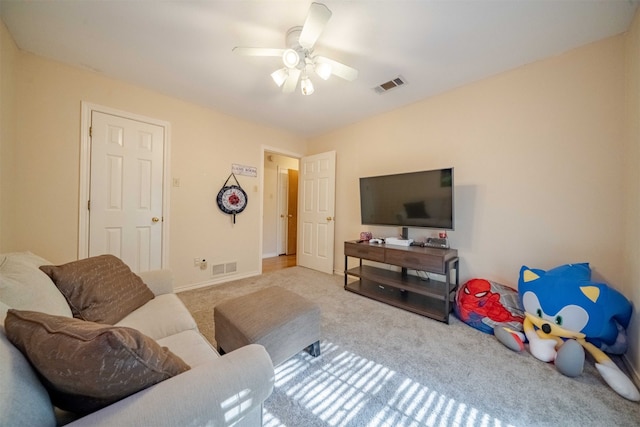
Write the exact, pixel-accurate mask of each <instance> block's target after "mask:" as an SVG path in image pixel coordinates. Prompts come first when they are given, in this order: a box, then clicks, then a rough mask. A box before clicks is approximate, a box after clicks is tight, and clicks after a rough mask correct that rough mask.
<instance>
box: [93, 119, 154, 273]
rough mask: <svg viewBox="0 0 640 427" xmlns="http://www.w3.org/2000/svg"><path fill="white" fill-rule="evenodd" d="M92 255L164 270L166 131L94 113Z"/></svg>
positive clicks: (139, 269)
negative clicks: (110, 257)
mask: <svg viewBox="0 0 640 427" xmlns="http://www.w3.org/2000/svg"><path fill="white" fill-rule="evenodd" d="M90 134H91V160H90V162H91V182H90V194H89V202H88V204H89V243H88V249H89V250H88V252H89V256H95V255H101V254H112V255H115V256H117V257H119V258H121V259H122V260H123V261H124V262H125V263H126V264H127V265H128V266H129V267H130V268H131V269H132V270H133V271H135V272H142V271H148V270H153V269H158V268H162V236H163V233H162V227H163V211H162V210H163V167H164V165H163V163H164V142H165V135H164V128H163V127H162V126H158V125H155V124H150V123H146V122H143V121H138V120H133V119H129V118H125V117H120V116H117V115H111V114H106V113H102V112H98V111H92V113H91V132H90Z"/></svg>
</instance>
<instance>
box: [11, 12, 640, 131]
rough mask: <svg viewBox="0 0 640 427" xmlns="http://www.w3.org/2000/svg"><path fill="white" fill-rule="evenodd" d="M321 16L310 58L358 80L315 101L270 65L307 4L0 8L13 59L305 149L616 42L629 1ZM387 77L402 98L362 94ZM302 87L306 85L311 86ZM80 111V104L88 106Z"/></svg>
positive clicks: (334, 82)
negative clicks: (228, 118)
mask: <svg viewBox="0 0 640 427" xmlns="http://www.w3.org/2000/svg"><path fill="white" fill-rule="evenodd" d="M323 3H324V4H326V5H327V6H328V7H329V9H330V10H331V11H332V12H333V16H332V17H331V19H330V20H329V22H328V24H327V26H326V27H325V30H324V32H323V33H322V35H321V36H320V39H319V40H318V42H317V43H316V46H315V52H316V54H319V55H323V56H327V57H330V58H332V59H335V60H337V61H340V62H343V63H345V64H347V65H350V66H352V67H355V68H357V69H358V70H359V76H358V79H357V80H355V81H354V82H347V81H344V80H342V79H340V78H337V77H332V78H330V79H329V80H328V81H322V80H320V79H319V78H317V77H315V76H313V77H312V80H313V83H314V85H315V87H316V91H315V93H314V94H313V95H311V96H303V95H302V94H301V93H300V91H299V88H298V89H296V91H295V92H294V93H291V94H283V93H281V91H280V89H279V88H278V87H277V86H276V85H275V84H274V83H273V81H272V80H271V78H270V76H269V75H270V73H271V72H272V71H274V70H276V69H278V68H281V67H282V62H281V60H280V58H277V57H243V56H239V55H236V54H234V53H232V52H231V50H232V48H233V47H234V46H251V47H274V48H284V47H285V42H284V35H285V33H286V31H287V30H288V29H289V28H290V27H293V26H296V25H302V24H303V23H304V20H305V18H306V15H307V11H308V9H309V5H310V4H311V2H310V1H294V0H280V1H270V0H260V1H259V0H254V1H249V0H226V1H219V0H218V1H211V0H210V1H206V0H199V1H192V0H182V1H170V0H164V1H134V0H120V1H97V0H94V1H80V0H59V1H48V0H47V1H19V0H0V16H1V17H2V20H3V21H4V22H5V24H6V25H7V28H8V29H9V31H10V33H11V34H12V35H13V37H14V39H15V42H16V44H17V45H18V47H19V48H20V49H23V50H25V51H28V52H32V53H35V54H36V55H40V56H43V57H46V58H50V59H54V60H56V61H61V62H64V63H68V64H72V65H76V66H80V67H84V68H87V69H90V70H93V71H95V72H98V73H101V74H103V75H105V76H108V77H112V78H116V79H120V80H123V81H127V82H130V83H133V84H136V85H139V86H143V87H147V88H150V89H153V90H156V91H159V92H161V93H164V94H167V95H170V96H173V97H177V98H180V99H183V100H186V101H190V102H194V103H197V104H200V105H204V106H207V107H210V108H212V109H215V110H218V111H221V112H224V113H226V114H229V115H233V116H238V117H242V118H246V119H248V120H251V121H254V122H259V123H264V124H267V125H269V126H272V127H276V128H281V129H285V130H288V131H291V132H294V133H296V134H299V135H301V136H313V135H317V134H321V133H324V132H327V131H330V130H332V129H335V128H338V127H341V126H344V125H347V124H349V123H354V122H357V121H360V120H362V119H364V118H367V117H371V116H373V115H376V114H379V113H382V112H385V111H389V110H392V109H395V108H398V107H400V106H403V105H407V104H410V103H412V102H415V101H418V100H421V99H424V98H427V97H429V96H433V95H435V94H438V93H442V92H445V91H447V90H450V89H452V88H455V87H458V86H461V85H464V84H467V83H470V82H473V81H476V80H479V79H482V78H485V77H487V76H491V75H494V74H497V73H500V72H503V71H506V70H509V69H513V68H515V67H518V66H521V65H524V64H527V63H531V62H533V61H536V60H539V59H541V58H545V57H548V56H552V55H557V54H560V53H562V52H565V51H567V50H569V49H572V48H575V47H577V46H580V45H584V44H587V43H590V42H593V41H596V40H600V39H603V38H606V37H609V36H612V35H615V34H619V33H622V32H624V31H626V30H627V29H628V28H629V25H630V23H631V20H632V19H633V15H634V12H635V10H636V8H637V6H638V0H584V1H583V0H466V1H464V0H448V1H446V0H440V1H435V0H421V1H418V0H414V1H405V0H368V1H365V0H362V1H344V0H340V1H339V0H324V1H323ZM398 75H401V76H403V77H404V79H405V80H406V81H407V84H406V85H405V86H402V87H399V88H396V89H393V90H391V91H389V92H386V93H384V94H382V95H380V94H377V93H375V92H374V91H373V87H375V86H377V85H379V84H381V83H384V82H386V81H388V80H391V79H393V78H395V77H397V76H398ZM314 77H315V78H314ZM89 101H90V100H89Z"/></svg>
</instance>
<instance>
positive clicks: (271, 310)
mask: <svg viewBox="0 0 640 427" xmlns="http://www.w3.org/2000/svg"><path fill="white" fill-rule="evenodd" d="M213 318H214V323H215V340H216V343H217V345H218V351H219V352H220V354H224V353H228V352H231V351H233V350H236V349H238V348H240V347H242V346H245V345H248V344H261V345H263V346H264V347H265V349H266V350H267V353H269V355H270V356H271V361H272V362H273V365H274V366H277V365H279V364H280V363H282V362H284V361H285V360H287V359H289V358H290V357H291V356H293V355H295V354H297V353H298V352H300V351H301V350H303V349H304V350H307V351H308V352H309V354H311V355H312V356H314V357H317V356H319V355H320V308H319V307H318V306H317V305H316V304H314V303H312V302H311V301H309V300H307V299H306V298H303V297H301V296H300V295H298V294H296V293H295V292H291V291H288V290H286V289H284V288H281V287H279V286H272V287H269V288H266V289H262V290H259V291H257V292H253V293H251V294H248V295H243V296H240V297H237V298H233V299H230V300H227V301H223V302H222V303H220V304H218V305H216V306H215V307H214V309H213Z"/></svg>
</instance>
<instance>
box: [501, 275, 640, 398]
mask: <svg viewBox="0 0 640 427" xmlns="http://www.w3.org/2000/svg"><path fill="white" fill-rule="evenodd" d="M518 294H519V296H520V299H521V302H522V306H523V308H524V311H525V320H524V325H523V327H524V335H522V333H520V332H518V331H514V330H511V329H509V328H507V327H504V326H501V325H498V326H496V328H495V330H494V334H495V336H496V338H497V339H498V340H499V341H500V342H501V343H502V344H504V345H505V346H507V347H509V348H510V349H512V350H514V351H521V350H523V349H524V341H525V336H526V339H527V340H528V341H529V351H530V352H531V354H532V355H533V356H534V357H535V358H537V359H539V360H542V361H543V362H554V363H555V365H556V368H557V369H558V371H560V372H561V373H562V374H564V375H567V376H569V377H575V376H578V375H580V374H581V373H582V369H583V367H584V359H585V353H584V350H586V351H588V352H589V354H591V355H592V356H593V358H594V359H595V361H596V368H597V369H598V372H600V375H602V377H603V378H604V380H605V381H606V383H607V384H608V385H609V386H610V387H611V388H613V389H614V390H615V391H616V392H617V393H618V394H620V395H621V396H623V397H625V398H627V399H629V400H633V401H640V393H639V392H638V389H637V388H636V387H635V385H634V384H633V382H632V381H631V380H630V379H629V378H628V377H627V376H626V375H625V374H624V372H622V370H620V368H618V366H617V365H616V364H615V363H614V362H613V361H612V360H611V359H610V358H609V357H608V356H607V355H606V354H605V351H606V352H608V353H611V354H623V353H624V352H626V350H627V341H626V332H625V330H626V328H627V326H629V321H630V320H631V313H632V307H631V303H630V302H629V300H627V299H626V298H625V297H624V296H623V295H622V294H620V293H619V292H618V291H616V290H615V289H612V288H610V287H609V286H607V285H606V284H604V283H594V282H592V281H591V269H590V268H589V264H588V263H582V264H567V265H563V266H560V267H556V268H554V269H552V270H549V271H544V270H538V269H531V268H529V267H526V266H523V267H522V268H521V269H520V278H519V280H518Z"/></svg>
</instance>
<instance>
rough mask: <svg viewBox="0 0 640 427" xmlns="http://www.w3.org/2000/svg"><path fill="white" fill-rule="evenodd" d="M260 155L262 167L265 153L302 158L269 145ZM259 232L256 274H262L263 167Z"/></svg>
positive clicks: (299, 155)
mask: <svg viewBox="0 0 640 427" xmlns="http://www.w3.org/2000/svg"><path fill="white" fill-rule="evenodd" d="M261 152H262V155H261V156H260V159H261V162H262V164H263V165H264V159H265V156H266V155H267V154H266V153H267V152H269V153H273V154H280V155H283V156H287V157H291V158H293V159H298V160H300V159H301V158H302V157H304V155H303V154H301V153H295V152H293V151H287V150H283V149H282V148H278V147H272V146H269V145H262V146H261ZM259 175H260V183H259V185H260V230H259V232H258V235H259V242H258V245H259V246H258V248H259V250H258V274H262V245H263V244H264V236H263V233H264V167H262V168H260V173H259Z"/></svg>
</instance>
